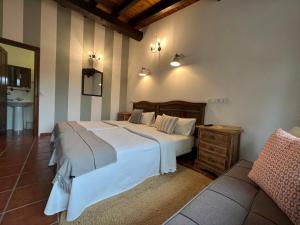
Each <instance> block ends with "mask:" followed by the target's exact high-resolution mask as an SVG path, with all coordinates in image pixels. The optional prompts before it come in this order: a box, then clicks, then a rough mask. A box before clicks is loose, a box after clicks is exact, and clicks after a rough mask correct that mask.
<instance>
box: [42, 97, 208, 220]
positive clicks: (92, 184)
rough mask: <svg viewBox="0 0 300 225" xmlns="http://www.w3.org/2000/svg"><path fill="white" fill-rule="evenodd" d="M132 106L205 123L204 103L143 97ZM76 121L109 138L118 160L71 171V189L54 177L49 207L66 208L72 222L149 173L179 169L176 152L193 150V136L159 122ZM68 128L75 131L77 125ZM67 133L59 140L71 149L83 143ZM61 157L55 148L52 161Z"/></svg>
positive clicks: (88, 132) (49, 212)
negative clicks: (171, 131)
mask: <svg viewBox="0 0 300 225" xmlns="http://www.w3.org/2000/svg"><path fill="white" fill-rule="evenodd" d="M133 109H143V110H144V112H155V115H156V116H157V115H162V114H167V115H170V116H177V117H181V118H196V125H200V124H203V121H204V113H205V103H190V102H183V101H171V102H164V103H153V102H145V101H142V102H136V103H134V104H133ZM77 125H79V126H78V127H79V128H78V130H79V131H78V132H77V133H78V135H79V136H85V135H86V136H87V137H90V135H93V136H95V137H99V138H100V139H101V140H104V142H105V143H109V145H110V146H112V147H113V149H114V150H115V153H116V160H115V161H111V163H108V164H103V166H99V167H97V168H95V169H91V170H87V172H84V173H83V174H80V175H77V176H70V178H69V189H68V190H67V189H66V188H63V186H62V185H61V183H60V182H59V181H58V180H54V182H53V187H52V190H51V193H50V196H49V199H48V202H47V205H46V208H45V211H44V212H45V214H46V215H53V214H55V213H58V212H61V211H65V210H67V221H72V220H75V219H76V218H77V217H79V216H80V214H81V213H82V212H83V211H84V209H85V208H87V207H89V206H90V205H92V204H94V203H96V202H99V201H101V200H104V199H107V198H109V197H112V196H114V195H116V194H119V193H122V192H124V191H127V190H129V189H131V188H133V187H134V186H136V185H138V184H140V183H142V182H143V181H144V180H146V179H147V178H149V177H152V176H157V175H160V174H162V173H168V172H174V171H176V156H180V155H183V154H186V153H188V152H190V151H191V149H192V147H193V146H194V136H190V137H187V136H183V135H169V134H165V133H162V132H159V131H157V130H156V128H154V127H150V126H147V125H141V124H132V123H129V122H127V121H93V122H91V121H87V122H83V121H78V122H77ZM77 125H76V126H77ZM82 128H84V129H82ZM68 129H73V130H76V127H75V128H74V127H71V128H68ZM77 133H76V135H77ZM195 133H197V131H195ZM116 137H117V138H116ZM68 138H69V136H68V135H66V134H60V136H59V137H56V139H58V140H61V139H64V140H65V142H66V143H67V144H68V146H69V147H70V149H72V144H74V145H75V143H76V145H79V146H80V143H79V144H78V143H77V142H76V141H75V142H74V143H73V141H71V142H70V141H69V139H68ZM73 139H74V140H76V139H80V138H76V137H73ZM94 145H96V144H94ZM96 147H97V146H96ZM60 157H61V154H60V153H59V151H57V150H56V149H54V152H53V154H52V157H51V160H50V163H49V165H54V164H56V163H57V162H59V160H60V161H63V162H64V160H62V159H61V158H60ZM100 161H101V157H100ZM71 171H72V170H71Z"/></svg>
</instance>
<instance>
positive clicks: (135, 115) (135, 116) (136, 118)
mask: <svg viewBox="0 0 300 225" xmlns="http://www.w3.org/2000/svg"><path fill="white" fill-rule="evenodd" d="M143 111H144V110H143V109H134V110H133V111H132V113H131V116H130V118H129V120H128V122H130V123H141V119H142V113H143Z"/></svg>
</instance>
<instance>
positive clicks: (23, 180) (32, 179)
mask: <svg viewBox="0 0 300 225" xmlns="http://www.w3.org/2000/svg"><path fill="white" fill-rule="evenodd" d="M53 178H54V173H53V170H52V169H51V168H47V169H44V170H41V171H34V172H31V173H24V174H22V175H21V177H20V180H19V182H18V184H17V187H21V186H25V185H30V184H34V183H51V181H52V179H53Z"/></svg>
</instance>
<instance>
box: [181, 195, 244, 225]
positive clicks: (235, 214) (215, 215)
mask: <svg viewBox="0 0 300 225" xmlns="http://www.w3.org/2000/svg"><path fill="white" fill-rule="evenodd" d="M181 214H183V215H185V216H186V217H188V218H190V219H191V220H193V221H195V222H196V223H199V224H201V225H240V224H242V222H243V221H244V219H245V217H246V215H247V211H246V210H245V209H244V208H243V207H241V206H240V205H239V204H238V203H236V202H234V201H232V200H231V199H229V198H227V197H225V196H223V195H221V194H218V193H216V192H214V191H211V190H205V191H204V192H202V193H201V194H200V195H199V196H197V197H196V198H195V199H194V200H193V201H192V202H191V203H190V204H189V205H187V206H186V207H185V208H184V209H183V210H182V211H181Z"/></svg>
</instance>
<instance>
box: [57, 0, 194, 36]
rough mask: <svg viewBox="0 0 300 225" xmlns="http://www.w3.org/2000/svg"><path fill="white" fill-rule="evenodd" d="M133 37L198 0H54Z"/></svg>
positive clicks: (140, 34) (141, 34)
mask: <svg viewBox="0 0 300 225" xmlns="http://www.w3.org/2000/svg"><path fill="white" fill-rule="evenodd" d="M55 1H56V2H58V3H60V4H61V5H63V6H64V7H69V8H71V9H74V10H77V11H79V12H81V13H82V14H84V15H85V16H87V17H89V18H92V19H95V20H97V21H99V22H101V23H102V24H103V25H104V26H107V27H110V28H112V29H114V30H117V31H119V32H120V33H123V34H125V35H127V36H129V37H131V38H133V39H135V40H138V41H140V40H142V38H143V33H142V31H140V29H141V28H143V27H145V26H148V25H149V24H151V23H153V22H155V21H157V20H160V19H162V18H164V17H166V16H168V15H170V14H172V13H174V12H177V11H178V10H180V9H182V8H184V7H186V6H189V5H191V4H193V3H194V2H197V1H199V0H55Z"/></svg>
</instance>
